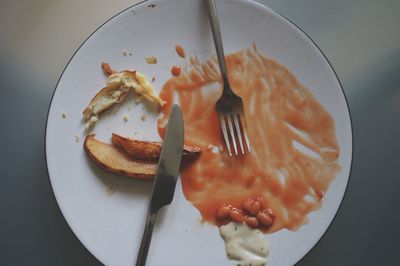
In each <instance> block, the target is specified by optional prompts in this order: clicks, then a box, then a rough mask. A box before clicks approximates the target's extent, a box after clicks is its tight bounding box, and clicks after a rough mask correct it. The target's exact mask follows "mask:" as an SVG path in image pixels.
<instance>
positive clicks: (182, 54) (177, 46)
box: [175, 44, 186, 58]
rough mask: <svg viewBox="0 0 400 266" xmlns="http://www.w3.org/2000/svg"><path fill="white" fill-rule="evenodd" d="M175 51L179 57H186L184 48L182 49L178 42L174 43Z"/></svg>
mask: <svg viewBox="0 0 400 266" xmlns="http://www.w3.org/2000/svg"><path fill="white" fill-rule="evenodd" d="M175 51H176V53H177V54H178V55H179V56H180V57H181V58H185V57H186V53H185V49H183V47H182V46H181V45H179V44H177V45H175Z"/></svg>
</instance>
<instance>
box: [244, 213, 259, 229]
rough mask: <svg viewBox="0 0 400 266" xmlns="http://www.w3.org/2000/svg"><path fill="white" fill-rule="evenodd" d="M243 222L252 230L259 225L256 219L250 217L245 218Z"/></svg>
mask: <svg viewBox="0 0 400 266" xmlns="http://www.w3.org/2000/svg"><path fill="white" fill-rule="evenodd" d="M244 221H245V222H246V224H247V225H248V226H250V227H252V228H257V227H258V226H259V225H260V223H259V222H258V220H257V218H256V217H252V216H246V218H245V219H244Z"/></svg>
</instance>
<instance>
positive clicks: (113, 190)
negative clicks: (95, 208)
mask: <svg viewBox="0 0 400 266" xmlns="http://www.w3.org/2000/svg"><path fill="white" fill-rule="evenodd" d="M106 193H107V196H109V197H111V196H112V194H114V193H115V189H114V188H112V187H107V189H106Z"/></svg>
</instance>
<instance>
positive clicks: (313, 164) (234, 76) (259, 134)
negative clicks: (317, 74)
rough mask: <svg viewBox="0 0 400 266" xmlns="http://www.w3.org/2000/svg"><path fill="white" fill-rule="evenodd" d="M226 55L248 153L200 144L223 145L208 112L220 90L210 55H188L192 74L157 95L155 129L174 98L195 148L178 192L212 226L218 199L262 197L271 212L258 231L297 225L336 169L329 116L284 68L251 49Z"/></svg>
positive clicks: (235, 203)
mask: <svg viewBox="0 0 400 266" xmlns="http://www.w3.org/2000/svg"><path fill="white" fill-rule="evenodd" d="M226 60H227V62H226V63H227V68H228V73H229V81H230V84H231V87H232V89H233V90H234V91H235V92H236V93H237V94H238V95H240V96H241V97H242V98H243V101H244V115H245V119H246V121H247V128H248V135H249V139H250V143H251V148H252V150H251V153H249V154H246V155H245V156H239V157H232V158H230V157H229V155H228V153H227V152H226V150H224V151H223V152H220V153H214V152H213V151H212V150H210V149H207V147H208V146H209V145H210V144H211V145H215V146H218V147H224V144H223V143H224V142H223V137H222V134H221V129H220V124H219V120H218V117H217V113H216V111H215V102H216V101H217V99H218V98H219V96H220V95H221V90H222V87H221V86H222V85H221V77H220V73H219V68H218V65H217V62H216V59H215V58H214V59H210V60H208V61H207V62H206V63H203V64H201V63H200V62H199V60H198V59H197V58H191V65H192V69H191V71H190V72H188V73H184V74H182V75H181V76H179V77H175V78H172V79H170V80H169V81H167V82H166V84H165V85H164V87H163V89H162V91H161V93H160V96H161V98H162V99H164V100H165V101H166V102H167V104H166V105H164V107H163V108H162V110H161V112H162V114H163V116H162V117H161V118H160V119H159V120H158V130H159V134H160V135H161V136H163V135H164V127H165V124H166V121H167V119H168V115H169V114H168V113H169V110H170V107H171V104H172V103H173V100H174V99H175V96H177V99H178V100H179V103H180V105H181V107H182V110H183V113H184V121H185V144H187V145H193V146H198V147H200V148H201V149H202V154H201V156H200V157H199V159H198V160H197V161H196V162H195V163H194V164H192V165H190V166H189V167H187V168H185V169H184V170H183V172H182V175H181V177H182V187H183V192H184V195H185V197H186V199H187V200H189V201H190V202H191V203H192V204H193V205H194V206H195V207H196V208H197V209H198V210H199V211H200V213H201V215H202V218H203V219H204V220H205V221H207V222H210V223H213V224H216V225H221V222H220V221H218V220H217V218H216V212H217V210H218V208H220V207H221V206H222V205H223V204H230V205H232V206H233V207H236V208H239V209H241V208H242V203H243V201H244V200H246V199H248V198H253V199H254V198H256V197H257V196H261V197H263V198H264V199H265V200H266V203H267V207H268V208H271V209H272V211H273V213H274V216H275V220H274V224H273V225H272V226H271V227H269V228H267V229H265V230H264V231H265V232H268V233H272V232H275V231H278V230H280V229H283V228H287V229H289V230H297V229H298V228H299V227H300V226H301V225H302V224H304V223H306V222H307V215H308V213H310V212H311V211H313V210H316V209H318V208H320V206H321V204H322V199H323V196H324V194H325V192H326V191H327V190H328V187H329V184H330V183H331V181H332V180H333V179H334V177H335V175H336V173H337V172H338V171H339V169H340V166H339V165H338V162H337V159H338V156H339V147H338V144H337V140H336V134H335V125H334V121H333V118H332V116H331V115H330V114H329V113H328V112H327V111H326V110H325V109H324V107H323V106H322V105H321V104H320V103H319V102H318V101H317V100H316V99H315V97H314V96H313V95H312V94H311V92H309V90H308V89H307V88H305V87H304V86H303V85H302V84H301V83H300V82H299V81H298V80H297V79H296V77H295V76H294V75H293V74H292V73H291V72H290V71H289V70H288V69H287V68H285V67H284V66H282V65H280V64H279V63H277V62H276V61H273V60H271V59H269V58H267V57H265V56H263V55H261V54H260V53H258V51H257V50H256V48H255V46H254V47H252V48H250V49H248V50H243V51H240V52H237V53H235V54H230V55H228V56H227V57H226ZM294 143H298V144H299V145H300V147H301V148H298V146H299V145H294ZM306 150H308V151H312V152H305V151H306Z"/></svg>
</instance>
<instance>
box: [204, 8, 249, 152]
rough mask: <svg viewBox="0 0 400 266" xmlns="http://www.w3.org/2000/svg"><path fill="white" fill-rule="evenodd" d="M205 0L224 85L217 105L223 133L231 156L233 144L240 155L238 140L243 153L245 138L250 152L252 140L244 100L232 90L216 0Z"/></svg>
mask: <svg viewBox="0 0 400 266" xmlns="http://www.w3.org/2000/svg"><path fill="white" fill-rule="evenodd" d="M205 2H206V6H207V10H208V18H209V20H210V25H211V30H212V34H213V38H214V44H215V50H216V51H217V58H218V63H219V68H220V71H221V76H222V85H223V91H222V95H221V97H220V98H219V99H218V101H217V103H216V106H215V107H216V109H217V113H218V116H219V119H220V124H221V129H222V134H223V136H224V140H225V145H226V148H227V150H228V153H229V156H232V150H231V144H232V146H233V150H234V152H235V155H238V148H237V146H238V145H237V141H238V142H239V145H240V149H241V151H242V154H244V152H245V149H244V145H243V139H244V142H245V144H246V147H247V151H248V152H250V142H249V138H248V135H247V129H246V121H245V120H244V116H243V100H242V98H241V97H239V96H238V95H236V94H235V93H234V92H233V91H232V89H231V87H230V85H229V80H228V74H227V71H226V64H225V56H224V48H223V46H222V37H221V31H220V29H219V22H218V16H217V9H216V6H215V0H205ZM242 132H243V136H242Z"/></svg>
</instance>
